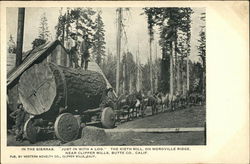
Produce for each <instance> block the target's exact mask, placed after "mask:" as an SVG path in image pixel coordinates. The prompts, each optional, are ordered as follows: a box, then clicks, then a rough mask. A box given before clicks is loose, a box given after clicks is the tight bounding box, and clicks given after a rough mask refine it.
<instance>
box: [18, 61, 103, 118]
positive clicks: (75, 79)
mask: <svg viewBox="0 0 250 164" xmlns="http://www.w3.org/2000/svg"><path fill="white" fill-rule="evenodd" d="M105 89H106V82H105V79H104V78H103V76H102V75H101V74H100V73H97V72H94V71H89V70H87V71H85V70H80V69H73V68H67V67H63V66H58V65H55V64H53V63H47V64H46V63H41V64H35V65H33V66H32V67H30V68H29V69H28V70H27V71H25V72H24V73H23V74H22V76H21V78H20V80H19V97H20V100H21V102H22V103H23V106H24V108H25V110H26V111H27V112H28V113H30V114H33V115H41V114H45V113H46V114H47V115H46V116H48V117H53V118H54V119H55V117H56V116H58V114H59V109H60V108H65V109H66V111H67V112H69V113H72V112H75V110H78V111H79V112H80V113H81V112H83V111H85V110H88V109H93V108H98V107H99V104H100V101H101V97H102V94H103V91H104V90H105Z"/></svg>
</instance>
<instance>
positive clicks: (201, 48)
mask: <svg viewBox="0 0 250 164" xmlns="http://www.w3.org/2000/svg"><path fill="white" fill-rule="evenodd" d="M205 18H206V17H205V13H202V14H201V17H200V19H201V20H202V23H203V24H204V22H205ZM205 32H206V31H205V26H204V25H201V31H200V33H199V36H200V39H199V40H198V42H199V46H198V51H199V56H200V57H201V61H202V72H203V73H202V77H201V79H202V92H203V93H204V94H205V93H206V33H205Z"/></svg>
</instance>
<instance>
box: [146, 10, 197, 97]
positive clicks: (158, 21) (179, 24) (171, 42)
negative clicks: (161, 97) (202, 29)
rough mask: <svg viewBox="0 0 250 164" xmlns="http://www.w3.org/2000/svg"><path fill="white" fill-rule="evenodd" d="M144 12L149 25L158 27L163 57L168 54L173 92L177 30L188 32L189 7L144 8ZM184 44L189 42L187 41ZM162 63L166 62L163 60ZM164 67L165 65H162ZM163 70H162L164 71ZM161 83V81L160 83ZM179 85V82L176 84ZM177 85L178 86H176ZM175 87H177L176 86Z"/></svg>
mask: <svg viewBox="0 0 250 164" xmlns="http://www.w3.org/2000/svg"><path fill="white" fill-rule="evenodd" d="M144 12H145V13H146V15H148V18H149V17H150V22H149V21H148V23H150V24H149V26H152V25H151V24H153V26H159V27H160V46H161V47H162V49H163V54H162V55H163V57H162V58H163V59H166V55H169V56H170V59H169V61H170V64H169V67H170V71H169V72H170V80H169V81H170V93H171V94H173V93H174V88H176V86H174V84H178V81H177V83H176V82H174V80H176V79H178V80H179V78H177V76H176V75H178V76H179V74H176V72H177V70H179V62H178V55H177V54H180V50H179V47H178V31H182V32H186V33H187V32H189V31H190V23H191V21H190V15H191V13H192V10H191V8H144ZM186 44H189V43H188V42H187V43H186ZM163 63H165V64H166V60H165V62H164V61H163ZM162 68H165V67H162ZM164 71H165V70H162V72H164ZM162 84H163V83H162ZM178 85H179V84H178ZM178 87H179V86H178ZM178 87H177V88H178Z"/></svg>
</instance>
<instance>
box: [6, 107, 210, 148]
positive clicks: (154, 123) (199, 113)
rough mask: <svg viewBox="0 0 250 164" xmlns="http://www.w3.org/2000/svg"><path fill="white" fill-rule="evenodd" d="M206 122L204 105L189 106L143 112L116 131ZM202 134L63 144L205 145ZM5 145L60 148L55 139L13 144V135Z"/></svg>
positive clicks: (125, 135) (122, 135)
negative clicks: (142, 114)
mask: <svg viewBox="0 0 250 164" xmlns="http://www.w3.org/2000/svg"><path fill="white" fill-rule="evenodd" d="M205 120H206V110H205V106H192V107H189V108H186V109H181V110H176V111H173V112H169V111H166V112H163V113H159V114H157V115H154V116H151V109H150V108H148V109H147V110H146V117H144V118H137V119H135V120H132V121H129V122H124V123H121V124H120V123H118V124H117V125H116V126H117V127H116V128H118V129H123V128H124V129H127V128H180V127H204V126H205ZM205 142H206V140H205V133H204V132H178V133H135V132H118V133H117V132H116V133H110V132H109V133H106V140H102V142H95V141H87V140H85V141H83V139H78V140H76V141H73V142H70V143H67V144H66V145H68V146H69V145H72V146H91V145H113V146H122V145H205ZM7 145H8V146H60V145H64V143H61V142H60V141H59V140H51V139H50V140H45V141H39V142H37V143H35V144H30V143H29V141H27V140H25V141H23V142H17V141H15V138H14V136H13V135H11V134H8V141H7Z"/></svg>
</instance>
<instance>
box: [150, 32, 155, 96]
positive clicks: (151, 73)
mask: <svg viewBox="0 0 250 164" xmlns="http://www.w3.org/2000/svg"><path fill="white" fill-rule="evenodd" d="M152 65H153V64H152V39H151V36H150V39H149V76H150V91H151V93H153V92H154V84H153V68H152Z"/></svg>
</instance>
